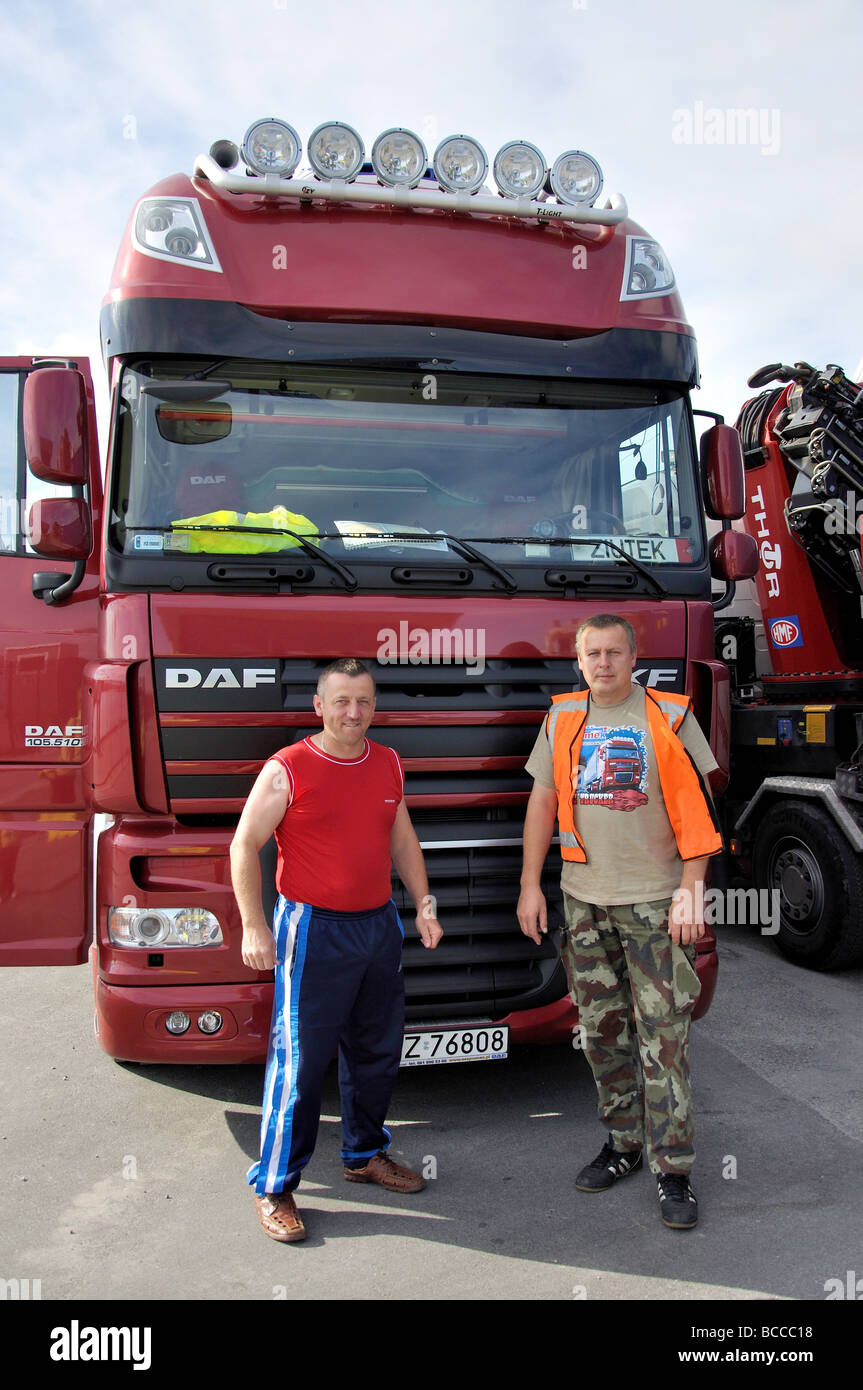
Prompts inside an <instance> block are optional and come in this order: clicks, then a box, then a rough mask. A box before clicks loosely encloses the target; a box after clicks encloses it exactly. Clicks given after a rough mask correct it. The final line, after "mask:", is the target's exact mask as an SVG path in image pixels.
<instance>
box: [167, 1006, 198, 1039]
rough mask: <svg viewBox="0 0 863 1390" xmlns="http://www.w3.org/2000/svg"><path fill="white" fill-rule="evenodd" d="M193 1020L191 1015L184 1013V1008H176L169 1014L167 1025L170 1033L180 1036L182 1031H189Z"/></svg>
mask: <svg viewBox="0 0 863 1390" xmlns="http://www.w3.org/2000/svg"><path fill="white" fill-rule="evenodd" d="M191 1022H192V1020H191V1019H190V1018H189V1015H188V1014H186V1013H184V1012H183V1010H182V1009H175V1010H174V1012H173V1013H172V1014H168V1017H167V1018H166V1019H165V1027H166V1028H167V1030H168V1032H169V1033H173V1034H174V1035H175V1036H179V1034H180V1033H186V1032H188V1030H189V1025H190V1023H191Z"/></svg>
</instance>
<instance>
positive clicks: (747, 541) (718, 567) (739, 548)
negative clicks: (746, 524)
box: [710, 531, 758, 584]
mask: <svg viewBox="0 0 863 1390" xmlns="http://www.w3.org/2000/svg"><path fill="white" fill-rule="evenodd" d="M710 573H711V574H712V576H713V578H714V579H724V580H725V582H726V583H727V584H731V583H733V582H734V581H735V580H738V579H752V578H753V577H754V576H755V575H756V574H757V573H758V542H757V541H756V539H755V537H754V536H747V535H746V533H745V531H718V532H717V534H716V535H715V536H714V537H713V540H712V541H711V542H710Z"/></svg>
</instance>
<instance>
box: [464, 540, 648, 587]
mask: <svg viewBox="0 0 863 1390" xmlns="http://www.w3.org/2000/svg"><path fill="white" fill-rule="evenodd" d="M471 539H472V540H475V541H478V542H479V543H480V544H481V545H569V546H572V545H586V544H587V543H588V542H590V544H596V543H597V542H601V543H602V544H603V545H606V546H608V547H609V549H611V550H613V551H614V553H615V554H616V555H620V556H622V558H623V559H624V560H626V562H627V564H630V565H632V567H633V569H636V570H638V573H639V574H640V575H642V577H643V578H644V579H646V580H647V582H648V583H649V584H652V585H653V587H654V590H655V592H656V593H657V594H658V595H659V596H660V598H664V597H665V595H666V594H667V592H668V590H667V589H666V588H665V586H664V585H663V584H661V583H660V582H659V580H658V579H657V578H656V575H655V574H651V572H650V570H649V569H645V567H644V565H642V564H641V563H640V561H638V560H636V559H635V557H634V556H633V555H630V554H629V552H628V551H627V550H624V549H623V548H622V547H621V546H619V545H618V544H617V542H616V541H613V540H610V539H609V537H608V536H585V535H582V534H581V532H579V533H578V536H575V535H571V536H472V537H471ZM462 545H464V541H462Z"/></svg>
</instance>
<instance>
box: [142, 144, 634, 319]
mask: <svg viewBox="0 0 863 1390" xmlns="http://www.w3.org/2000/svg"><path fill="white" fill-rule="evenodd" d="M235 149H236V146H232V144H231V142H230V141H217V142H216V144H215V145H213V147H212V148H211V150H210V153H209V155H199V156H198V158H197V159H196V161H195V174H196V175H197V176H199V177H201V178H204V179H206V180H207V182H208V183H209V184H210V185H211V186H212V187H214V188H217V189H219V190H220V191H222V192H223V193H230V194H244V193H251V192H255V193H256V194H257V195H258V196H259V197H260V196H263V197H264V198H267V197H280V198H281V197H287V198H298V199H300V201H302V202H309V201H312V200H315V199H318V200H320V199H323V200H330V199H333V200H336V201H348V202H351V203H369V204H372V205H375V204H376V205H377V206H391V207H407V208H430V209H431V208H436V209H440V210H442V211H443V210H446V209H447V208H452V207H453V206H457V207H459V208H460V209H461V210H465V211H466V210H468V208H469V209H470V211H476V212H479V213H489V214H496V215H498V216H501V215H505V216H508V217H520V218H530V219H532V220H534V221H537V222H544V221H558V222H576V223H584V224H597V225H601V226H616V225H617V223H619V222H622V221H623V220H624V218H625V217H626V216H627V207H626V201H625V199H624V198H622V197H621V196H620V194H619V193H612V194H610V195H608V197H607V198H606V200H605V202H604V203H603V204H602V205H601V206H594V204H596V203H597V200H598V198H599V195H600V192H601V190H602V170H601V169H600V167H599V165H598V164H597V162H596V160H595V159H593V157H592V156H591V155H589V154H586V153H585V152H584V151H583V150H567V151H566V152H565V153H564V154H562V155H560V156H559V157H558V158H557V159H556V160H555V162H554V164H553V165H552V167H551V171H550V172H549V169H548V165H547V162H546V160H545V157H544V155H543V154H542V152H541V151H540V150H539V149H538V148H537V146H536V145H534V144H532V143H531V141H529V140H510V141H508V142H507V143H506V144H505V145H503V146H502V147H501V148H500V150H498V153H497V155H496V156H495V161H494V178H495V182H496V184H497V188H498V190H499V191H498V192H496V193H494V194H492V192H491V190H490V189H488V188H487V187H484V184H485V179H486V176H487V174H488V159H487V157H486V153H485V151H484V149H483V148H482V146H481V145H480V144H479V142H478V141H476V140H474V139H472V138H471V137H470V136H467V135H449V136H447V138H446V139H445V140H442V141H441V142H440V144H439V145H438V147H437V149H436V150H435V153H434V158H433V161H432V163H433V172H434V179H435V180H436V181H437V185H438V187H437V188H435V187H433V186H432V170H430V169H429V168H428V156H427V153H426V148H425V145H424V144H423V142H422V140H421V139H420V138H419V136H418V135H416V134H415V133H414V132H413V131H411V130H405V129H403V128H402V127H399V126H394V127H391V128H390V129H388V130H384V131H383V132H382V133H381V134H380V135H378V137H377V139H376V140H375V142H374V145H373V146H372V152H371V167H369V165H368V164H364V160H365V149H364V146H363V141H362V138H361V137H360V135H359V134H358V132H357V131H356V130H354V128H353V127H352V126H349V125H346V124H344V123H343V122H340V121H328V122H325V123H324V124H322V125H319V126H317V128H316V129H315V130H314V131H313V132H312V134H311V136H310V138H309V142H308V146H307V155H308V161H309V166H310V168H307V170H306V172H303V171H302V170H301V171H300V172H299V173H298V174H295V172H294V171H295V170H296V169H297V168H298V166H299V161H300V150H301V143H300V138H299V136H298V135H297V133H296V131H295V130H294V128H293V127H292V126H290V125H288V124H287V123H286V122H284V121H280V120H277V119H275V118H268V119H266V120H262V121H256V122H255V123H254V125H252V126H250V127H249V130H248V131H247V132H246V137H245V140H244V142H243V151H242V155H243V160H244V162H245V164H246V165H247V166H248V167H247V169H246V171H245V172H243V171H242V170H239V169H235V168H234V151H235ZM348 184H349V185H350V188H347V187H346V185H348ZM552 194H553V195H554V197H553V198H552V196H551V195H552ZM460 195H461V196H460ZM465 195H466V196H465ZM454 197H455V198H456V199H458V200H459V201H458V202H457V203H455V204H454ZM501 197H503V198H505V199H506V200H507V205H506V209H505V212H504V211H503V209H502V207H501ZM555 200H556V201H555ZM180 241H181V243H182V238H181V239H180ZM178 244H180V243H178ZM182 245H183V246H184V243H183V244H182ZM142 249H144V248H142ZM147 249H149V248H147ZM181 249H182V246H181ZM150 254H154V255H158V254H160V251H158V250H156V249H153V250H151V252H150ZM161 254H165V251H164V249H162V250H161ZM195 259H197V260H198V261H199V263H200V252H199V253H198V254H197V255H196V256H195ZM645 278H647V277H645ZM635 283H636V285H640V283H641V281H640V280H639V279H638V278H636V282H635ZM635 292H636V293H644V291H643V290H636V291H635Z"/></svg>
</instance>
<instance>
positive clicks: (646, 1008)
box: [561, 893, 701, 1173]
mask: <svg viewBox="0 0 863 1390" xmlns="http://www.w3.org/2000/svg"><path fill="white" fill-rule="evenodd" d="M563 899H564V912H565V916H566V930H565V932H564V937H563V947H562V951H561V955H562V959H563V963H564V968H565V970H566V976H567V981H568V983H569V988H570V991H571V992H572V996H573V999H574V1000H575V1002H576V1004H577V1005H578V1013H579V1020H580V1023H581V1024H582V1032H581V1039H582V1047H583V1049H584V1054H585V1056H586V1058H587V1060H588V1062H589V1064H590V1069H591V1071H592V1072H593V1076H594V1080H595V1081H596V1088H597V1092H598V1098H599V1116H600V1119H601V1120H602V1122H603V1124H604V1125H605V1126H606V1128H607V1129H608V1131H609V1139H610V1142H611V1143H612V1144H613V1145H614V1147H615V1148H616V1149H637V1148H639V1147H642V1146H643V1145H646V1149H647V1152H646V1155H645V1157H646V1160H647V1162H648V1164H649V1167H650V1169H651V1171H652V1172H654V1173H688V1172H689V1171H690V1169H691V1167H692V1164H693V1162H694V1158H695V1150H694V1147H693V1139H694V1130H693V1120H692V1094H691V1088H690V1080H689V1019H690V1014H691V1012H692V1009H693V1008H694V1006H695V1003H696V1000H697V999H698V994H699V991H700V988H701V986H700V983H699V980H698V976H697V975H696V973H695V947H694V946H683V947H681V946H676V945H674V943H673V942H672V940H671V938H670V937H669V935H668V931H667V925H666V924H667V922H668V910H669V907H670V904H671V899H670V898H664V899H662V900H660V901H659V902H650V903H634V904H632V905H631V906H627V907H596V906H594V905H592V904H591V903H582V902H579V901H578V899H577V898H572V897H570V896H569V894H568V893H564V895H563Z"/></svg>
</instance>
